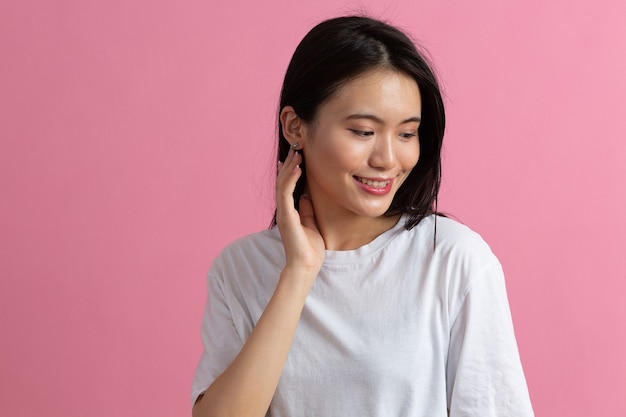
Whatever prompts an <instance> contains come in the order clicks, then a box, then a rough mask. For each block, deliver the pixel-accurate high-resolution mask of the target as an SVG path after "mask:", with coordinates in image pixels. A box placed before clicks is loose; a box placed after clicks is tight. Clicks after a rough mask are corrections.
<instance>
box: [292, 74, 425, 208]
mask: <svg viewBox="0 0 626 417" xmlns="http://www.w3.org/2000/svg"><path fill="white" fill-rule="evenodd" d="M421 110H422V102H421V98H420V92H419V88H418V86H417V83H416V82H415V80H413V79H412V78H410V77H408V76H406V75H404V74H402V73H398V72H393V71H383V70H381V71H372V72H368V73H366V74H364V75H362V76H360V77H358V78H356V79H354V80H352V81H350V82H349V83H347V84H345V85H344V86H343V87H341V88H340V89H339V91H338V92H337V93H336V94H335V95H334V96H333V97H332V98H331V99H330V100H328V101H327V102H325V103H324V104H323V105H322V106H321V107H320V108H319V109H318V113H317V115H316V118H315V120H314V121H313V122H312V123H311V124H310V125H307V126H306V128H305V142H304V144H303V145H304V157H305V162H306V171H307V172H306V173H307V185H308V193H309V194H310V195H311V198H312V200H313V203H314V205H315V212H316V216H322V215H323V216H331V218H335V219H345V220H347V219H348V217H353V216H361V217H362V216H365V217H371V218H377V217H380V216H382V215H383V214H384V213H385V212H386V211H387V209H388V208H389V206H390V205H391V202H392V200H393V196H394V195H395V193H396V192H397V191H398V189H399V188H400V186H401V185H402V183H403V182H404V180H405V179H406V178H407V176H408V175H409V173H410V171H411V169H412V168H413V167H414V166H415V165H416V164H417V160H418V158H419V154H420V145H419V139H418V136H417V131H418V127H419V123H420V117H421ZM346 216H347V217H346Z"/></svg>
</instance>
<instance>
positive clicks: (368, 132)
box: [348, 129, 374, 137]
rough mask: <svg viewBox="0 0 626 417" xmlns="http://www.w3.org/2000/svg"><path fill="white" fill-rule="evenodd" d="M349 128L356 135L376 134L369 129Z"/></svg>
mask: <svg viewBox="0 0 626 417" xmlns="http://www.w3.org/2000/svg"><path fill="white" fill-rule="evenodd" d="M348 130H349V131H350V132H352V133H354V134H355V135H357V136H361V137H368V136H372V135H373V134H374V132H372V131H369V130H358V129H348Z"/></svg>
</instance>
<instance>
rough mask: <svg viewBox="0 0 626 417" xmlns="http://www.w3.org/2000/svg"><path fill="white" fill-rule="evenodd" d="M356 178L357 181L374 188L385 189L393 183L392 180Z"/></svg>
mask: <svg viewBox="0 0 626 417" xmlns="http://www.w3.org/2000/svg"><path fill="white" fill-rule="evenodd" d="M354 178H356V180H357V181H359V182H361V183H363V184H365V185H369V186H370V187H374V188H385V187H386V186H387V185H389V183H390V182H391V180H383V179H369V178H362V177H354Z"/></svg>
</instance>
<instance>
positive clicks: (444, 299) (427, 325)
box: [192, 216, 533, 417]
mask: <svg viewBox="0 0 626 417" xmlns="http://www.w3.org/2000/svg"><path fill="white" fill-rule="evenodd" d="M404 221H405V220H404V219H401V220H400V221H399V222H398V224H397V225H396V226H395V227H394V228H392V229H390V230H388V231H387V232H385V233H383V234H382V235H380V236H379V237H377V238H376V239H375V240H373V241H372V242H370V243H369V244H367V245H364V246H362V247H360V248H358V249H356V250H350V251H327V252H326V258H325V260H324V264H323V266H322V268H321V270H320V273H319V275H318V277H317V279H316V281H315V284H314V285H313V287H312V289H311V291H310V293H309V295H308V297H307V299H306V303H305V305H304V309H303V311H302V316H301V318H300V322H299V324H298V328H297V331H296V335H295V339H294V342H293V344H292V346H291V350H290V352H289V355H288V358H287V361H286V363H285V367H284V369H283V372H282V374H281V379H280V382H279V384H278V387H277V389H276V392H275V394H274V398H273V400H272V404H271V406H270V410H269V412H268V415H270V416H273V417H287V416H289V417H302V416H311V417H322V416H323V417H332V416H360V417H365V416H372V417H374V416H376V417H383V416H389V417H391V416H393V417H399V416H402V417H409V416H420V417H438V416H441V417H445V416H447V409H450V416H452V417H460V416H477V417H490V416H494V417H495V416H498V417H518V416H519V417H522V416H524V417H526V416H533V411H532V407H531V404H530V399H529V396H528V389H527V386H526V381H525V378H524V374H523V371H522V366H521V363H520V358H519V354H518V350H517V345H516V341H515V335H514V332H513V325H512V321H511V314H510V311H509V305H508V301H507V296H506V289H505V285H504V277H503V274H502V268H501V266H500V263H499V262H498V260H497V259H496V257H495V256H494V255H493V253H492V252H491V250H490V249H489V247H488V246H487V244H486V243H485V242H484V241H483V240H482V239H481V238H480V236H478V235H477V234H476V233H474V232H472V231H471V230H470V229H468V228H467V227H465V226H463V225H460V224H459V223H456V222H455V221H453V220H450V219H447V218H443V217H437V220H436V224H437V240H436V245H435V241H434V230H435V216H429V217H427V218H425V219H424V220H422V221H421V222H420V223H419V224H418V225H417V226H416V227H414V228H413V229H411V230H408V231H407V230H406V229H405V228H404ZM284 264H285V257H284V250H283V246H282V243H281V240H280V235H279V233H278V230H277V228H274V229H272V230H268V231H263V232H260V233H256V234H253V235H250V236H247V237H245V238H243V239H240V240H238V241H236V242H234V243H233V244H231V245H229V246H228V247H227V248H226V249H225V250H224V251H223V252H222V253H221V254H220V255H219V256H218V257H217V259H216V260H215V261H214V263H213V265H212V267H211V270H210V271H209V277H208V301H207V306H206V309H205V313H204V317H203V323H202V341H203V343H204V352H203V354H202V357H201V359H200V362H199V364H198V367H197V370H196V373H195V377H194V381H193V387H192V401H195V400H196V398H197V397H198V396H199V395H200V394H201V393H202V392H204V391H205V390H206V389H207V387H208V386H210V385H211V383H212V382H213V381H214V380H215V379H216V378H217V377H218V376H219V375H220V374H221V373H222V372H223V371H224V370H225V369H226V368H227V367H228V365H229V364H230V363H231V362H232V361H233V359H234V358H235V356H236V355H237V354H238V353H239V351H240V350H241V347H242V346H243V344H244V342H245V341H246V339H247V338H248V335H249V334H250V332H251V331H252V329H253V327H254V325H255V323H256V322H257V320H258V319H259V317H260V316H261V314H262V313H263V310H264V308H265V306H266V305H267V303H268V301H269V299H270V297H271V295H272V293H273V291H274V289H275V288H276V284H277V281H278V277H279V275H280V272H281V270H282V268H283V266H284Z"/></svg>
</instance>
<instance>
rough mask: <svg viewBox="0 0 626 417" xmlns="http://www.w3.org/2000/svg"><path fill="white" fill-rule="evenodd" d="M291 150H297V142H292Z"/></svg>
mask: <svg viewBox="0 0 626 417" xmlns="http://www.w3.org/2000/svg"><path fill="white" fill-rule="evenodd" d="M291 149H293V150H294V151H297V150H298V142H294V143H292V144H291Z"/></svg>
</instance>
